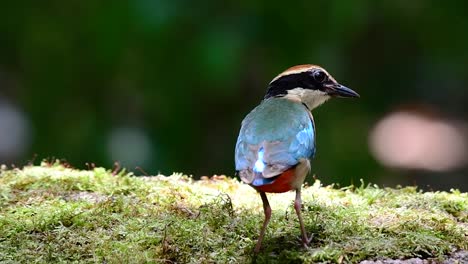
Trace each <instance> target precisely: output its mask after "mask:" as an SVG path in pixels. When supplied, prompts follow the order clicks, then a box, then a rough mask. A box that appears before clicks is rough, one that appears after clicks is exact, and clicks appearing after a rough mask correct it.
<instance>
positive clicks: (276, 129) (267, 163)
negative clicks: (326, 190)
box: [235, 98, 315, 183]
mask: <svg viewBox="0 0 468 264" xmlns="http://www.w3.org/2000/svg"><path fill="white" fill-rule="evenodd" d="M314 154H315V130H314V123H313V120H312V116H311V114H310V112H309V111H308V109H307V108H306V107H305V106H303V105H302V104H299V103H295V102H291V101H289V100H287V99H283V98H272V99H268V100H265V101H263V102H262V104H260V105H259V106H258V107H256V108H255V109H254V110H253V111H252V112H250V113H249V114H248V115H247V116H246V118H245V119H244V120H243V122H242V127H241V129H240V132H239V137H238V138H237V143H236V149H235V163H236V170H237V171H238V172H239V176H240V177H241V179H242V180H243V181H244V182H247V183H252V182H253V181H254V178H256V179H260V180H261V181H262V179H264V180H265V181H264V182H268V179H269V178H272V177H274V176H277V175H279V174H281V173H282V172H284V171H286V170H287V169H289V168H291V167H293V166H295V165H296V164H298V163H299V161H300V160H301V159H309V158H311V157H313V155H314ZM259 176H260V177H259Z"/></svg>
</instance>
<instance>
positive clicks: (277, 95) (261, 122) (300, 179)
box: [235, 64, 359, 253]
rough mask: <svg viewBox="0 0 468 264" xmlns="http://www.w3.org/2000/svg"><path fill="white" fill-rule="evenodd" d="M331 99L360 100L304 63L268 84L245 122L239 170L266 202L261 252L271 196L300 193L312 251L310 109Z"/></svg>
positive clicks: (306, 240)
mask: <svg viewBox="0 0 468 264" xmlns="http://www.w3.org/2000/svg"><path fill="white" fill-rule="evenodd" d="M332 97H348V98H353V97H359V94H358V93H356V92H355V91H353V90H351V89H350V88H348V87H346V86H344V85H342V84H339V83H338V82H337V81H336V80H335V79H334V78H333V77H332V76H331V75H330V74H329V73H328V72H327V71H326V70H325V69H324V68H322V67H320V66H317V65H313V64H304V65H297V66H294V67H291V68H288V69H286V70H285V71H283V72H282V73H280V74H279V75H277V76H276V77H275V78H273V80H272V81H271V82H270V83H269V85H268V87H267V92H266V94H265V96H264V98H263V100H262V101H261V103H260V104H259V105H258V106H257V107H255V108H254V109H253V110H252V111H251V112H250V113H249V114H247V116H246V117H245V118H244V119H243V121H242V123H241V128H240V131H239V136H238V138H237V142H236V146H235V168H236V173H237V175H238V176H239V177H240V179H241V180H242V181H243V182H244V183H247V184H249V185H250V186H252V187H253V188H254V189H255V190H256V191H257V192H258V193H259V194H260V197H261V199H262V203H263V211H264V221H263V225H262V227H261V229H260V234H259V237H258V240H257V244H256V245H255V248H254V252H255V253H258V252H259V251H260V249H261V246H262V240H263V238H264V236H265V230H266V228H267V226H268V223H269V221H270V218H271V212H272V210H271V207H270V204H269V202H268V198H267V196H266V193H283V192H287V191H293V190H294V191H295V192H296V196H295V200H294V209H295V211H296V214H297V217H298V220H299V225H300V231H301V243H302V245H303V246H304V247H305V248H307V247H308V245H309V244H310V241H311V238H309V237H308V236H307V234H306V229H305V226H304V221H303V219H302V215H301V207H302V200H301V187H302V185H303V183H304V180H305V178H306V176H307V175H308V174H309V172H310V170H311V165H310V160H311V159H312V158H313V157H314V156H315V152H316V149H315V141H316V140H315V138H316V131H315V123H314V118H313V116H312V113H311V111H312V110H313V109H315V108H316V107H318V106H320V105H321V104H323V103H324V102H325V101H327V100H328V99H330V98H332Z"/></svg>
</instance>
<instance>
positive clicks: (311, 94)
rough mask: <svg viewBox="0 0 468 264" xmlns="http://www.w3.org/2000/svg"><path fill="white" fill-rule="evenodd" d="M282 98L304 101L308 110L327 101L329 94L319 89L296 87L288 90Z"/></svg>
mask: <svg viewBox="0 0 468 264" xmlns="http://www.w3.org/2000/svg"><path fill="white" fill-rule="evenodd" d="M284 98H286V99H289V100H292V101H297V102H301V103H304V104H305V105H307V107H308V108H309V109H310V110H312V109H314V108H316V107H317V106H319V105H321V104H323V103H324V102H325V101H327V100H328V99H329V98H330V96H329V95H328V94H326V93H325V92H322V91H320V90H311V89H304V88H300V87H298V88H294V89H291V90H288V94H286V95H285V96H284Z"/></svg>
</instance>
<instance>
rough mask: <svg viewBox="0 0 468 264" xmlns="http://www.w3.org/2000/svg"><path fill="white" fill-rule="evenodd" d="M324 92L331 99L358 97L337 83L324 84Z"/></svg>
mask: <svg viewBox="0 0 468 264" xmlns="http://www.w3.org/2000/svg"><path fill="white" fill-rule="evenodd" d="M323 86H324V87H325V92H326V93H328V95H330V96H333V97H359V94H358V93H356V92H355V91H353V90H351V89H349V88H348V87H346V86H344V85H341V84H339V83H331V84H324V85H323Z"/></svg>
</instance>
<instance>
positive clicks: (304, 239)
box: [300, 234, 314, 248]
mask: <svg viewBox="0 0 468 264" xmlns="http://www.w3.org/2000/svg"><path fill="white" fill-rule="evenodd" d="M313 238H314V235H313V234H312V235H310V237H309V238H307V235H306V236H303V237H302V238H301V239H300V242H301V244H302V246H303V247H304V248H309V244H310V242H312V239H313Z"/></svg>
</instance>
